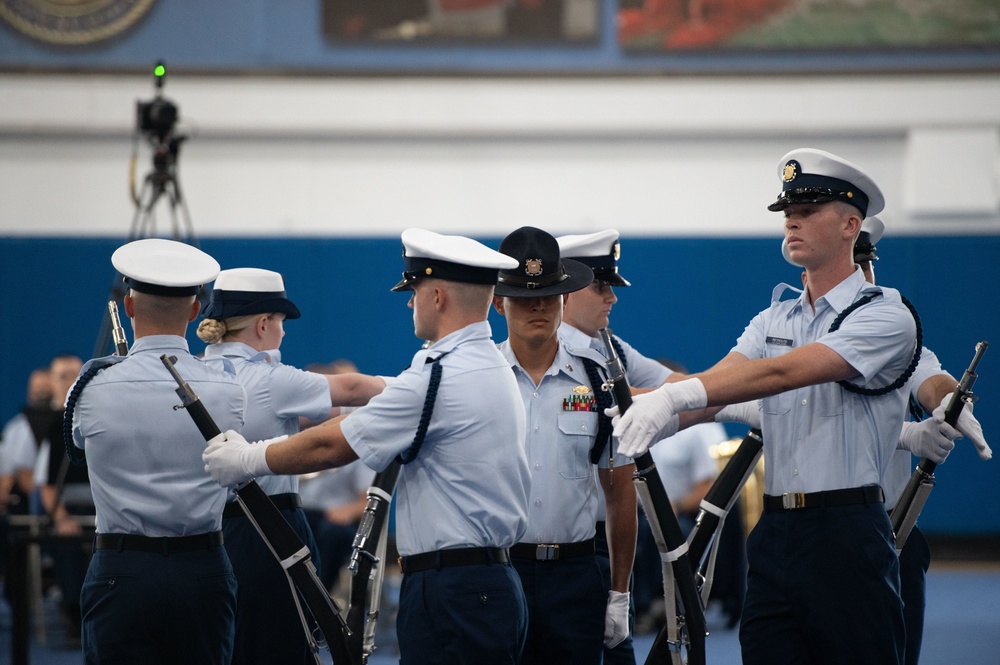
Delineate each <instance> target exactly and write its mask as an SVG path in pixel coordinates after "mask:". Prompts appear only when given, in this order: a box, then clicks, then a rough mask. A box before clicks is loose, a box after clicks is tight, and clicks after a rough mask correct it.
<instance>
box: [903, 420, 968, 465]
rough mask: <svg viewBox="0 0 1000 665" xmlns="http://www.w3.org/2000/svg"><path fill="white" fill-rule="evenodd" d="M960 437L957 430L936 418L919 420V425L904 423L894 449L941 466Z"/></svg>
mask: <svg viewBox="0 0 1000 665" xmlns="http://www.w3.org/2000/svg"><path fill="white" fill-rule="evenodd" d="M961 435H962V433H961V432H959V431H958V430H957V429H955V428H954V427H952V426H951V425H949V424H948V423H946V422H942V421H939V420H937V419H936V418H928V419H927V420H921V421H920V422H919V423H914V422H905V423H903V431H902V432H900V433H899V443H898V444H897V445H896V447H897V448H900V449H902V450H909V451H910V452H911V453H913V454H914V455H916V456H917V457H923V458H925V459H929V460H930V461H932V462H936V463H937V464H941V463H943V462H944V461H945V459H947V457H948V453H950V452H951V450H952V448H954V447H955V439H957V438H958V437H959V436H961Z"/></svg>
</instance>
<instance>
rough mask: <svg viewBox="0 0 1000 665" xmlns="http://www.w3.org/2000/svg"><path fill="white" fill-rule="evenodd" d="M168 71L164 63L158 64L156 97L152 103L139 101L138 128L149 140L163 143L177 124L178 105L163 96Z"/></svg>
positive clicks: (155, 70) (136, 106) (137, 108)
mask: <svg viewBox="0 0 1000 665" xmlns="http://www.w3.org/2000/svg"><path fill="white" fill-rule="evenodd" d="M166 75H167V70H166V67H164V66H163V62H158V63H156V67H155V68H154V69H153V82H154V84H155V85H156V97H155V98H154V99H153V100H152V101H148V102H144V101H137V102H136V103H135V110H136V127H137V128H138V130H139V131H140V132H142V133H143V134H145V135H146V137H147V138H149V140H151V141H152V140H153V139H154V138H155V139H156V140H157V141H160V142H162V141H163V140H164V139H166V138H167V137H168V136H169V135H170V134H171V133H172V132H173V131H174V125H175V124H176V123H177V116H178V112H177V105H176V104H174V103H173V102H172V101H170V100H169V99H167V98H165V97H164V96H163V81H164V79H165V78H166Z"/></svg>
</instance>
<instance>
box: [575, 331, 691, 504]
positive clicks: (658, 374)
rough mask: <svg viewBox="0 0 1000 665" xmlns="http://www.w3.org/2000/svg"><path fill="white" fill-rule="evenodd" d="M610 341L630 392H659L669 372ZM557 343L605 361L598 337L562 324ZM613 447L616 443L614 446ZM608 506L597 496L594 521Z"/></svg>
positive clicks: (599, 494)
mask: <svg viewBox="0 0 1000 665" xmlns="http://www.w3.org/2000/svg"><path fill="white" fill-rule="evenodd" d="M613 337H614V338H615V339H616V340H618V343H619V344H620V345H621V348H622V351H623V355H624V358H623V360H624V361H625V365H624V367H625V376H626V378H627V379H628V385H629V386H631V387H633V388H659V387H660V386H661V385H663V382H664V381H666V380H667V377H669V376H670V375H671V374H673V371H672V370H670V369H668V368H667V367H664V366H663V364H662V363H660V362H658V361H656V360H653V359H652V358H647V357H646V356H644V355H642V354H641V353H639V352H638V351H636V350H635V349H634V348H633V347H632V345H630V344H629V343H628V342H626V341H625V340H623V339H622V338H621V337H619V336H618V335H613ZM559 339H561V340H562V341H564V342H566V344H567V345H569V346H571V347H575V348H578V349H582V348H588V347H589V348H591V349H594V350H595V351H597V352H598V353H600V354H601V357H602V358H604V360H607V351H608V350H607V348H606V347H605V345H604V341H603V340H602V339H601V338H600V337H591V336H590V335H588V334H587V333H585V332H583V331H582V330H580V329H579V328H575V327H573V326H571V325H570V324H568V323H566V322H565V321H563V322H562V323H560V324H559ZM616 445H617V443H616ZM594 473H595V474H596V473H597V469H596V468H595V469H594ZM607 515H608V506H607V503H605V500H604V493H603V492H598V493H597V520H598V521H599V522H603V521H604V520H605V519H607Z"/></svg>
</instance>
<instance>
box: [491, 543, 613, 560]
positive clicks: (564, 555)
mask: <svg viewBox="0 0 1000 665" xmlns="http://www.w3.org/2000/svg"><path fill="white" fill-rule="evenodd" d="M593 554H594V539H593V538H590V539H589V540H582V541H580V542H578V543H556V544H538V545H533V544H531V543H518V544H516V545H514V546H513V547H511V548H510V555H511V556H512V557H514V558H515V559H534V560H535V561H558V560H559V559H569V558H570V557H575V556H593Z"/></svg>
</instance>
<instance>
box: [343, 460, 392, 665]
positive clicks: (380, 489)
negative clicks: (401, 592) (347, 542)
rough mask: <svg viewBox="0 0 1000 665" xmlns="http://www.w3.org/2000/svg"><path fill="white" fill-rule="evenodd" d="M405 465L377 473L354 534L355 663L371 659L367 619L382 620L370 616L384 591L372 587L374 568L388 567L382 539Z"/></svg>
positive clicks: (351, 622)
mask: <svg viewBox="0 0 1000 665" xmlns="http://www.w3.org/2000/svg"><path fill="white" fill-rule="evenodd" d="M401 468H402V465H401V464H400V463H399V462H398V461H396V460H393V461H392V462H390V463H389V466H387V467H386V468H385V469H383V470H382V471H380V472H378V473H377V474H375V478H374V480H372V484H371V487H369V488H368V503H367V504H366V505H365V512H364V514H363V515H362V516H361V523H360V524H359V525H358V532H357V534H356V535H355V537H354V546H353V549H354V551H353V553H352V555H351V564H350V570H351V593H350V604H349V605H348V608H347V627H348V628H349V629H350V631H351V634H350V637H349V638H348V640H347V644H348V648H349V651H350V653H351V656H352V662H353V663H355V665H360V664H361V663H365V662H367V660H368V655H369V654H367V653H365V644H364V641H365V628H366V623H365V619H366V618H367V619H368V621H377V620H378V616H377V615H372V616H371V617H369V606H368V603H369V598H373V599H374V598H378V597H379V594H381V591H382V590H381V588H378V589H371V585H372V571H373V570H374V569H375V567H376V566H382V567H383V571H384V570H385V568H384V567H385V565H386V562H385V561H384V560H381V561H380V560H379V558H378V548H379V538H380V537H381V535H382V527H383V525H385V523H386V520H387V519H388V517H389V508H390V506H391V505H392V494H393V492H394V491H395V489H396V482H397V481H398V480H399V471H400V469H401ZM370 591H371V593H370Z"/></svg>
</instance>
